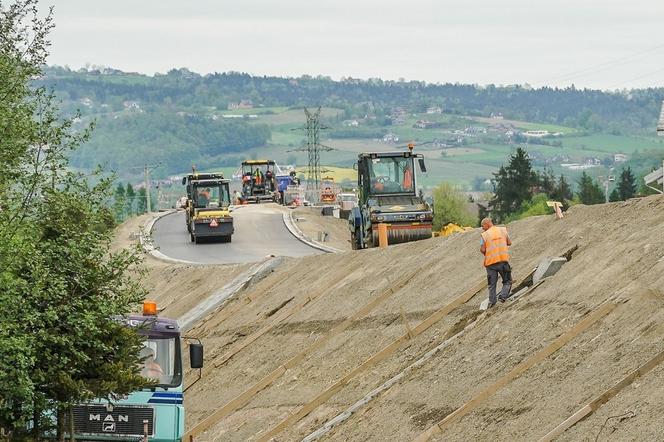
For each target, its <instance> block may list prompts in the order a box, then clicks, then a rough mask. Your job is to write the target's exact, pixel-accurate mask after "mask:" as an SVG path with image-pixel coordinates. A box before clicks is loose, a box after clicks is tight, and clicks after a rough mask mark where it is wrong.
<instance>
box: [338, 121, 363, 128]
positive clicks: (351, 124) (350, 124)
mask: <svg viewBox="0 0 664 442" xmlns="http://www.w3.org/2000/svg"><path fill="white" fill-rule="evenodd" d="M342 124H343V125H344V126H346V127H359V126H360V122H359V121H357V120H345V121H344V122H343V123H342Z"/></svg>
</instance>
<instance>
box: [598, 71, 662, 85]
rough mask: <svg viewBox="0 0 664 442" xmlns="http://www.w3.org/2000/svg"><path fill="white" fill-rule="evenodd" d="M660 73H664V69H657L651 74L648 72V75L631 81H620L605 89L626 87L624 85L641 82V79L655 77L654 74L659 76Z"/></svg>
mask: <svg viewBox="0 0 664 442" xmlns="http://www.w3.org/2000/svg"><path fill="white" fill-rule="evenodd" d="M660 72H664V68H659V69H657V70H654V71H652V72H649V73H647V74H643V75H640V76H638V77H636V78H632V79H631V80H626V81H621V82H620V83H615V84H612V85H611V86H609V87H608V88H607V89H613V88H617V87H618V86H623V85H626V84H628V83H631V82H633V81H637V80H641V79H643V78H648V77H651V76H653V75H655V74H659V73H660Z"/></svg>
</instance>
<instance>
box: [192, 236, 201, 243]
mask: <svg viewBox="0 0 664 442" xmlns="http://www.w3.org/2000/svg"><path fill="white" fill-rule="evenodd" d="M200 241H201V239H200V238H199V237H197V236H194V242H195V243H196V244H198V243H200Z"/></svg>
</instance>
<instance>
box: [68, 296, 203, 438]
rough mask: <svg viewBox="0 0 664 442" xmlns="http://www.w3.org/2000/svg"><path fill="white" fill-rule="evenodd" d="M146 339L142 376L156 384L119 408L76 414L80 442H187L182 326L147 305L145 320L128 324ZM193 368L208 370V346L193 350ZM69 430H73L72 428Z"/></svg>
mask: <svg viewBox="0 0 664 442" xmlns="http://www.w3.org/2000/svg"><path fill="white" fill-rule="evenodd" d="M122 322H123V323H124V324H125V325H126V326H128V327H134V328H136V330H137V332H138V333H139V334H140V335H142V336H144V337H145V340H144V342H143V348H142V349H141V358H142V359H143V362H142V366H141V374H142V375H143V376H144V377H145V378H146V380H150V381H152V382H156V384H152V383H150V384H149V386H146V387H145V388H144V389H142V390H140V391H135V392H133V393H130V394H129V395H128V396H126V397H123V398H121V399H120V400H118V401H115V402H112V403H110V402H108V401H106V400H97V401H94V402H91V403H87V404H80V405H78V406H75V407H74V409H73V417H74V430H75V435H76V439H77V440H86V441H88V440H89V441H146V440H149V441H155V442H167V441H168V442H173V441H181V440H182V437H183V435H184V422H185V420H184V404H183V399H184V398H183V385H184V377H183V368H182V337H181V335H180V328H179V326H178V323H177V321H175V320H173V319H167V318H161V317H159V316H157V308H156V304H155V303H153V302H149V301H146V302H145V303H144V308H143V315H131V316H129V317H126V318H123V319H122ZM189 352H190V363H191V366H192V368H201V367H202V365H203V346H202V345H201V344H200V343H191V344H190V346H189ZM67 425H69V424H67Z"/></svg>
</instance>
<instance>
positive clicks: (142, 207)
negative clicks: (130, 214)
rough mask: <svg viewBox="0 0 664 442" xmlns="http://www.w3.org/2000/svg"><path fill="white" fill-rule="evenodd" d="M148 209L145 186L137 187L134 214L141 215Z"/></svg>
mask: <svg viewBox="0 0 664 442" xmlns="http://www.w3.org/2000/svg"><path fill="white" fill-rule="evenodd" d="M147 210H148V200H147V192H146V191H145V187H141V188H140V189H138V194H137V195H136V214H137V215H142V214H144V213H145V212H147Z"/></svg>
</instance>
